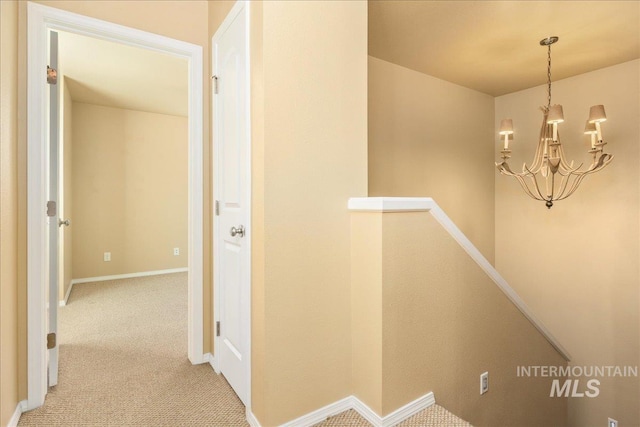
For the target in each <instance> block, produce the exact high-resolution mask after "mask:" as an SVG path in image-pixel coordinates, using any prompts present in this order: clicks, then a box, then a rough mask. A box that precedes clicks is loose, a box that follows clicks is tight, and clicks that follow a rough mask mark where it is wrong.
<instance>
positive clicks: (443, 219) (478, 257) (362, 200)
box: [348, 197, 571, 361]
mask: <svg viewBox="0 0 640 427" xmlns="http://www.w3.org/2000/svg"><path fill="white" fill-rule="evenodd" d="M348 207H349V210H352V211H366V212H403V211H405V212H416V211H428V212H429V213H431V215H433V217H434V218H435V219H436V220H437V221H438V222H439V223H440V225H442V227H444V229H445V230H447V231H448V232H449V234H450V235H451V236H452V237H453V238H454V239H455V240H456V242H458V244H459V245H460V246H462V249H464V250H465V252H467V254H468V255H469V256H470V257H471V259H473V260H474V261H475V262H476V263H477V264H478V265H479V266H480V268H482V270H484V272H485V273H486V274H487V275H488V276H489V277H490V278H491V280H493V282H494V283H495V284H496V285H498V287H499V288H500V290H502V292H503V293H504V294H505V295H506V296H507V298H509V300H510V301H511V302H512V303H513V304H514V305H515V306H516V307H517V308H518V310H520V312H521V313H522V314H523V315H524V316H525V317H526V318H527V319H528V320H529V322H531V324H532V325H533V326H535V328H536V329H537V330H538V331H539V332H540V333H541V334H542V335H543V336H544V337H545V338H546V339H547V341H549V343H550V344H551V345H552V346H553V347H554V348H555V349H556V350H557V351H558V352H559V353H560V355H562V357H564V358H565V360H567V361H569V360H571V356H570V355H569V352H567V350H566V349H565V348H564V347H563V346H562V344H560V342H559V341H558V340H557V339H556V338H555V337H554V336H553V335H552V334H551V332H549V330H548V329H547V328H546V326H545V325H544V324H543V323H542V321H540V320H539V319H538V318H536V316H535V315H534V314H533V312H532V311H531V309H530V308H529V307H528V306H527V304H525V302H524V301H523V300H522V298H520V296H519V295H518V294H517V292H516V291H515V290H513V288H511V286H509V284H508V283H507V281H506V280H505V279H504V278H503V277H502V276H501V275H500V273H498V271H496V269H495V268H494V267H493V265H491V263H490V262H489V261H488V260H487V259H486V258H485V257H484V256H483V255H482V254H481V253H480V251H479V250H478V248H476V247H475V246H474V245H473V243H471V241H470V240H469V239H468V238H467V236H465V235H464V233H463V232H462V231H461V230H460V229H459V228H458V227H457V226H456V225H455V224H454V222H453V221H451V218H449V217H448V216H447V214H446V213H445V212H444V211H443V210H442V208H440V206H438V204H437V203H436V202H435V201H434V200H433V199H432V198H430V197H357V198H351V199H349V204H348Z"/></svg>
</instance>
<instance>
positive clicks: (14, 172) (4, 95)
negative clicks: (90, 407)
mask: <svg viewBox="0 0 640 427" xmlns="http://www.w3.org/2000/svg"><path fill="white" fill-rule="evenodd" d="M17 48H18V4H17V2H15V1H0V235H1V236H2V237H1V238H0V425H2V426H5V425H7V423H8V422H9V419H10V418H11V416H12V415H13V411H15V409H16V405H17V404H18V401H19V400H20V398H19V396H18V307H17V302H18V255H17V254H18V230H17V229H18V169H17V164H18V161H17V159H18V157H17V156H18V154H17V153H18V115H17V106H18V90H17V87H18V72H17V71H18V67H17V65H18V49H17Z"/></svg>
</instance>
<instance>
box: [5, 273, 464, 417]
mask: <svg viewBox="0 0 640 427" xmlns="http://www.w3.org/2000/svg"><path fill="white" fill-rule="evenodd" d="M58 340H59V343H60V369H59V381H58V385H57V386H55V387H53V388H51V389H50V390H49V394H48V395H47V398H46V401H45V404H44V406H43V407H41V408H38V409H36V410H33V411H30V412H26V413H24V414H22V417H21V418H20V423H19V424H18V425H19V426H43V427H45V426H46V427H62V426H64V427H74V426H78V427H79V426H82V427H92V426H96V427H97V426H136V427H137V426H140V427H146V426H150V427H151V426H153V427H155V426H194V427H200V426H203V427H204V426H211V427H237V426H248V424H247V422H246V421H245V409H244V406H243V405H242V403H241V402H240V399H238V397H237V396H236V395H235V393H234V392H233V390H232V389H231V387H230V386H229V384H227V382H226V381H225V379H224V377H222V376H219V375H216V373H215V372H214V371H213V369H211V366H209V365H208V364H204V365H197V366H193V365H191V363H190V362H189V360H188V359H187V274H186V273H177V274H167V275H162V276H151V277H141V278H136V279H125V280H113V281H108V282H99V283H84V284H77V285H75V286H74V288H73V292H72V293H71V297H70V298H69V302H68V305H67V306H66V307H61V308H60V310H59V331H58ZM318 426H322V427H348V426H351V427H356V426H357V427H360V426H362V427H368V426H370V424H369V423H368V422H367V421H366V420H365V419H364V418H362V417H361V416H360V415H359V414H358V413H357V412H355V411H353V410H351V411H346V412H343V413H341V414H338V415H336V416H334V417H331V418H329V419H328V420H326V421H324V422H322V423H320V424H318ZM399 426H401V427H414V426H422V427H436V426H438V427H468V426H470V424H468V423H466V422H464V421H462V420H460V419H459V418H456V417H455V416H453V415H452V414H451V413H449V412H447V411H446V410H445V409H444V408H442V407H440V406H437V405H434V406H432V407H430V408H428V409H427V410H425V411H422V412H420V413H419V414H417V415H415V416H413V417H412V418H409V419H408V420H406V421H404V422H403V423H401V424H399Z"/></svg>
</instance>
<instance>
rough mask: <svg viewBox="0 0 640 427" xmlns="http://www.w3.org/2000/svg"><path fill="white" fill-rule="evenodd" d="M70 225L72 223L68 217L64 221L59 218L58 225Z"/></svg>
mask: <svg viewBox="0 0 640 427" xmlns="http://www.w3.org/2000/svg"><path fill="white" fill-rule="evenodd" d="M63 225H64V226H67V227H68V226H70V225H71V221H69V220H68V219H65V220H64V221H63V220H61V219H59V220H58V227H62V226H63Z"/></svg>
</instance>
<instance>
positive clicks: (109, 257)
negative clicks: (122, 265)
mask: <svg viewBox="0 0 640 427" xmlns="http://www.w3.org/2000/svg"><path fill="white" fill-rule="evenodd" d="M104 260H105V261H106V262H108V261H111V252H105V253H104Z"/></svg>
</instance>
